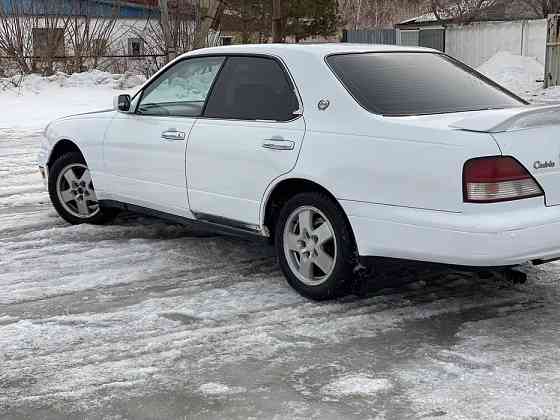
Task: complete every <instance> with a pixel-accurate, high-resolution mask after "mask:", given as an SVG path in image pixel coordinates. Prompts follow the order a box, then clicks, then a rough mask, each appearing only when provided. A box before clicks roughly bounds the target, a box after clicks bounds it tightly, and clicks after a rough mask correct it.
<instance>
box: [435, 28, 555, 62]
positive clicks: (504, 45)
mask: <svg viewBox="0 0 560 420" xmlns="http://www.w3.org/2000/svg"><path fill="white" fill-rule="evenodd" d="M546 32H547V23H546V19H540V20H522V21H512V22H477V23H472V24H469V25H449V26H448V27H447V30H446V34H445V52H446V53H447V54H449V55H451V56H452V57H455V58H457V59H459V60H461V61H463V62H465V63H466V64H468V65H470V66H472V67H478V66H480V65H481V64H483V63H484V62H485V61H487V60H488V59H490V58H491V57H492V56H493V55H494V54H496V53H497V52H499V51H508V52H511V53H512V54H518V55H523V56H527V57H535V58H536V59H537V60H538V61H539V62H541V63H542V64H544V63H545V54H546Z"/></svg>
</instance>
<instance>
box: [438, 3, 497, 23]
mask: <svg viewBox="0 0 560 420" xmlns="http://www.w3.org/2000/svg"><path fill="white" fill-rule="evenodd" d="M500 4H503V0H431V8H432V12H433V13H434V15H435V17H436V19H437V20H449V19H452V20H454V21H456V22H471V21H473V20H474V19H476V18H479V17H481V16H482V14H483V13H484V11H485V10H490V9H491V8H492V7H494V6H497V5H500Z"/></svg>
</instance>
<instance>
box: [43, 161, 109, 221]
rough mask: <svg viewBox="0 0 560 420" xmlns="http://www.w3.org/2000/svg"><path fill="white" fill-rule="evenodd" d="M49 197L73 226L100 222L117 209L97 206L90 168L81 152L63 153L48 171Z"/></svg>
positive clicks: (107, 218)
mask: <svg viewBox="0 0 560 420" xmlns="http://www.w3.org/2000/svg"><path fill="white" fill-rule="evenodd" d="M49 196H50V199H51V202H52V204H53V206H54V208H55V209H56V211H57V212H58V214H59V215H60V216H61V217H62V218H63V219H64V220H66V221H67V222H69V223H72V224H74V225H77V224H81V223H92V224H99V223H103V222H106V221H107V220H109V219H111V218H112V217H114V215H115V214H116V211H115V210H113V209H105V208H102V207H100V206H99V203H98V202H97V196H96V195H95V189H94V187H93V181H92V179H91V175H90V172H89V169H88V167H87V165H86V163H85V161H84V158H83V157H82V155H81V154H80V153H76V152H72V153H66V154H64V155H62V156H61V157H60V158H58V159H57V160H56V161H55V162H54V164H53V165H52V167H51V168H50V171H49Z"/></svg>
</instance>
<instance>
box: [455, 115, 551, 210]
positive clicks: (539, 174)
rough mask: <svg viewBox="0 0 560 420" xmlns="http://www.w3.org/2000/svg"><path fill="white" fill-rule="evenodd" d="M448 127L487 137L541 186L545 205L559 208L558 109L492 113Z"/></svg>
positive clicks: (457, 122) (460, 121)
mask: <svg viewBox="0 0 560 420" xmlns="http://www.w3.org/2000/svg"><path fill="white" fill-rule="evenodd" d="M451 127H453V128H456V129H460V130H466V131H475V132H484V133H489V134H491V135H492V136H493V137H494V139H495V140H496V142H497V143H498V146H499V147H500V149H501V151H502V154H503V155H504V156H512V157H514V158H516V159H517V160H518V161H519V162H521V163H522V164H523V166H525V168H527V170H528V171H529V172H530V173H531V175H532V176H533V177H534V178H535V179H536V180H537V182H538V183H539V184H540V185H541V187H542V189H543V190H544V193H545V200H546V205H547V206H556V205H560V106H559V105H555V106H544V107H543V106H541V107H520V108H511V109H503V110H493V111H488V112H484V113H481V114H478V115H473V116H469V117H467V118H464V119H462V120H459V121H456V122H454V123H453V124H452V125H451Z"/></svg>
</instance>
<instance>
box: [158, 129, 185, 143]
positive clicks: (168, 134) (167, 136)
mask: <svg viewBox="0 0 560 420" xmlns="http://www.w3.org/2000/svg"><path fill="white" fill-rule="evenodd" d="M161 138H162V139H164V140H169V141H182V140H185V138H186V135H185V133H184V132H183V131H178V130H173V129H170V130H167V131H164V132H163V133H161Z"/></svg>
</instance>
